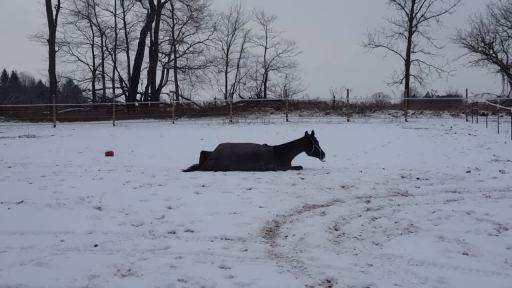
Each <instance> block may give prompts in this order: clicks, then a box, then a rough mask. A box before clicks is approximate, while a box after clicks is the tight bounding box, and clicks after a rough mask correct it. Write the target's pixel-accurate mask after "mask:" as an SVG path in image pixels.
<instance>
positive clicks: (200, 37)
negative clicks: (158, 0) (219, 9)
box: [157, 0, 216, 101]
mask: <svg viewBox="0 0 512 288" xmlns="http://www.w3.org/2000/svg"><path fill="white" fill-rule="evenodd" d="M162 22H163V23H162V27H161V30H162V31H161V32H162V38H163V39H164V40H165V41H162V42H161V44H162V46H161V47H160V49H161V51H160V56H161V60H160V61H161V65H162V67H163V68H162V74H161V77H160V84H159V86H158V88H157V89H158V90H160V91H161V89H162V88H163V87H164V86H165V85H167V84H168V82H169V81H170V73H171V72H172V74H173V75H172V82H174V83H173V84H174V89H173V90H174V91H172V93H173V94H174V99H175V100H176V101H179V100H180V97H182V96H184V95H182V91H183V88H184V87H181V86H180V85H181V84H180V83H181V82H182V81H186V82H188V83H189V84H193V83H194V82H195V84H193V85H194V86H196V85H197V84H198V83H200V82H202V81H200V79H201V78H203V77H205V74H206V73H207V70H208V69H211V68H212V67H214V64H215V63H214V62H213V61H212V59H211V55H210V54H209V45H207V44H209V43H210V42H211V40H212V37H213V35H214V33H215V31H216V26H215V22H214V17H213V14H212V12H211V1H210V0H171V1H170V2H169V5H167V7H165V8H164V12H163V14H162ZM196 87H197V86H196ZM182 98H184V99H186V97H182Z"/></svg>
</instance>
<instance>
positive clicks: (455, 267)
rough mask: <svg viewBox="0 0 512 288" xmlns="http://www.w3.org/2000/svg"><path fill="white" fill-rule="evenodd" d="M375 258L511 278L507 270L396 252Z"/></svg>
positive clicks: (430, 267) (449, 270) (450, 270)
mask: <svg viewBox="0 0 512 288" xmlns="http://www.w3.org/2000/svg"><path fill="white" fill-rule="evenodd" d="M376 258H378V259H381V260H384V261H387V262H393V263H395V264H397V265H399V266H401V267H403V266H409V267H421V268H428V269H436V270H441V271H447V272H465V273H468V274H475V273H476V274H480V275H481V276H487V277H506V278H512V274H511V273H507V272H503V271H496V270H484V269H477V268H470V267H464V266H462V265H452V264H445V263H441V262H439V261H431V260H423V259H417V258H409V257H403V256H400V255H397V254H392V253H385V254H381V255H379V256H377V257H376Z"/></svg>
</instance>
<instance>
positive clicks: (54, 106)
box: [52, 94, 57, 128]
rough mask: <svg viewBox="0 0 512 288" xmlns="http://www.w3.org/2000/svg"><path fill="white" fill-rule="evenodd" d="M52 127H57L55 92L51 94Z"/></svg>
mask: <svg viewBox="0 0 512 288" xmlns="http://www.w3.org/2000/svg"><path fill="white" fill-rule="evenodd" d="M52 98H53V105H52V106H53V128H55V127H57V107H56V105H55V104H56V103H55V101H56V100H55V94H53V97H52Z"/></svg>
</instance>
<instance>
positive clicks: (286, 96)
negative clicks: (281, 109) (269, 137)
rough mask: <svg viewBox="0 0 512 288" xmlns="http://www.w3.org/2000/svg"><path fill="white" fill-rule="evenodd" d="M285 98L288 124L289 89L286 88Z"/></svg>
mask: <svg viewBox="0 0 512 288" xmlns="http://www.w3.org/2000/svg"><path fill="white" fill-rule="evenodd" d="M284 97H285V99H286V100H285V101H286V122H288V89H286V88H284Z"/></svg>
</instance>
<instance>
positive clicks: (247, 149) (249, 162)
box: [206, 143, 274, 171]
mask: <svg viewBox="0 0 512 288" xmlns="http://www.w3.org/2000/svg"><path fill="white" fill-rule="evenodd" d="M206 165H207V166H209V167H210V169H214V170H224V171H230V170H240V171H244V170H245V171H260V170H267V169H269V168H271V167H272V166H273V165H274V147H273V146H269V145H267V144H256V143H222V144H219V145H218V146H217V147H216V148H215V150H213V152H212V153H211V155H210V157H209V159H208V161H207V163H206Z"/></svg>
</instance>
